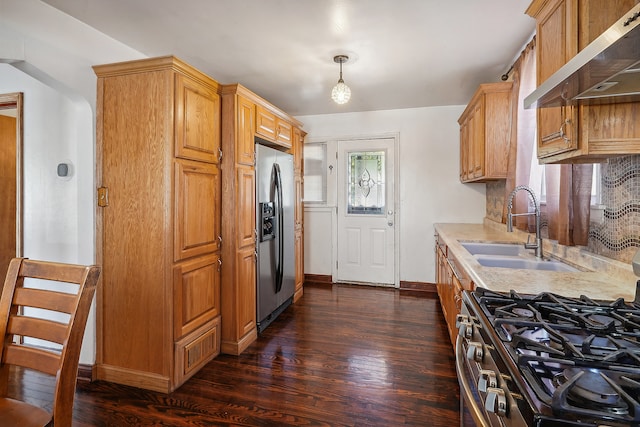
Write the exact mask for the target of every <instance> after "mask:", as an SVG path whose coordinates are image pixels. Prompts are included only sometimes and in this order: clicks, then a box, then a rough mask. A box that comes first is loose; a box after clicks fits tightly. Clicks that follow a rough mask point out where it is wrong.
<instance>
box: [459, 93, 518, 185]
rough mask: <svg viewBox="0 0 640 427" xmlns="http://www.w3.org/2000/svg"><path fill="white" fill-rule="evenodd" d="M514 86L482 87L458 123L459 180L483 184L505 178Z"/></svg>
mask: <svg viewBox="0 0 640 427" xmlns="http://www.w3.org/2000/svg"><path fill="white" fill-rule="evenodd" d="M512 85H513V83H511V82H500V83H486V84H481V85H480V87H479V88H478V90H477V91H476V93H475V94H474V95H473V97H472V98H471V101H470V102H469V104H468V105H467V108H466V109H465V110H464V112H463V113H462V115H461V116H460V118H459V119H458V123H459V124H460V181H462V182H486V181H492V180H496V179H505V178H506V177H507V163H508V159H507V156H508V152H509V143H510V142H509V141H510V136H511V132H510V123H511V120H510V117H511V88H512Z"/></svg>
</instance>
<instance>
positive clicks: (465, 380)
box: [456, 336, 490, 427]
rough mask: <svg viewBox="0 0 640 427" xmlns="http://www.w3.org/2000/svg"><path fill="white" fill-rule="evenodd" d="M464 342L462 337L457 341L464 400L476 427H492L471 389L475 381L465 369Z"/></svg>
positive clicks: (458, 365)
mask: <svg viewBox="0 0 640 427" xmlns="http://www.w3.org/2000/svg"><path fill="white" fill-rule="evenodd" d="M462 340H463V338H462V337H460V336H458V339H457V340H456V368H457V371H458V382H459V383H460V393H462V394H464V396H463V399H464V401H465V402H466V403H468V404H469V412H470V413H471V416H472V417H473V420H474V421H475V423H476V426H478V427H490V426H489V423H488V422H487V420H486V419H485V417H484V414H483V412H482V409H481V408H480V406H478V403H477V402H476V400H475V397H474V396H473V394H472V393H471V388H470V387H469V384H471V381H473V379H472V378H469V377H468V376H467V372H466V369H465V367H464V358H465V352H464V349H463V348H462ZM460 410H462V408H460ZM460 416H461V417H462V414H460Z"/></svg>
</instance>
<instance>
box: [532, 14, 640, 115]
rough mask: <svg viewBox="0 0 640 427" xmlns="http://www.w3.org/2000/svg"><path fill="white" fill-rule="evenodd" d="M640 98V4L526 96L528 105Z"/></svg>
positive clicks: (556, 105) (544, 105) (606, 101)
mask: <svg viewBox="0 0 640 427" xmlns="http://www.w3.org/2000/svg"><path fill="white" fill-rule="evenodd" d="M631 101H640V4H637V5H636V6H634V7H633V8H632V9H631V10H630V11H629V12H628V13H627V14H625V16H624V17H622V18H621V19H620V20H619V21H617V22H616V23H615V24H613V25H612V26H611V27H610V28H609V29H608V30H606V31H605V32H604V33H603V34H602V35H600V37H598V38H597V39H595V40H594V41H593V42H591V44H589V45H588V46H587V47H585V48H584V49H583V50H581V51H580V52H579V53H578V54H577V55H576V56H575V57H574V58H573V59H571V60H570V61H569V62H567V63H566V64H565V65H564V66H563V67H562V68H560V69H559V70H558V71H556V72H555V73H554V74H553V75H552V76H551V77H549V78H548V79H547V80H546V81H545V82H544V83H542V84H541V85H540V86H539V87H538V88H537V89H536V90H535V91H533V92H532V93H531V95H529V96H527V97H526V98H525V100H524V107H525V108H544V107H558V106H562V105H576V104H578V103H582V104H612V103H618V102H631Z"/></svg>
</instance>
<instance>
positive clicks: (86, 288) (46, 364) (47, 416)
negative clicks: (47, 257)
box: [0, 258, 100, 427]
mask: <svg viewBox="0 0 640 427" xmlns="http://www.w3.org/2000/svg"><path fill="white" fill-rule="evenodd" d="M99 276H100V268H99V267H97V266H88V267H87V266H80V265H71V264H60V263H53V262H44V261H33V260H29V259H25V258H14V259H13V260H11V263H10V264H9V269H8V271H7V276H6V279H5V282H4V287H3V288H2V295H1V296H0V336H1V337H2V341H0V425H2V426H3V427H9V426H20V427H28V426H46V425H51V424H50V423H51V422H52V421H53V425H55V426H56V427H69V426H71V419H72V415H73V399H74V394H75V389H76V380H77V376H78V361H79V358H80V346H81V344H82V337H83V335H84V328H85V325H86V323H87V316H88V314H89V308H90V307H91V300H92V299H93V295H94V293H95V289H96V284H97V282H98V277H99ZM31 278H33V279H42V280H49V281H55V282H64V283H71V284H73V285H68V284H67V285H64V284H53V283H47V284H46V287H47V288H48V289H46V290H45V289H42V287H43V286H42V284H43V283H44V282H38V281H32V280H31ZM25 279H27V280H25ZM76 285H78V286H76ZM53 287H56V288H60V287H64V288H65V289H64V290H50V289H51V288H53ZM36 288H37V289H36ZM66 288H70V289H71V292H74V293H66V292H69V290H67V289H66ZM29 307H34V308H38V309H45V310H50V311H52V312H58V313H63V314H62V315H59V314H57V313H56V318H57V317H61V318H63V320H62V321H60V320H56V321H52V320H46V319H41V318H36V317H30V316H29V314H30V312H33V310H32V309H30V308H29ZM51 317H53V316H51ZM27 337H30V338H37V339H40V340H46V341H49V342H51V343H57V344H59V346H58V347H61V349H60V350H51V349H50V348H44V347H42V346H36V345H34V344H28V343H25V342H24V341H25V339H24V338H27ZM26 341H29V340H26ZM31 342H32V343H33V340H31ZM54 347H55V346H54ZM12 366H17V367H20V368H13V369H11V367H12ZM25 368H26V369H33V370H36V371H40V372H43V373H45V374H49V375H53V376H55V390H53V411H52V412H48V411H46V410H45V409H43V408H40V407H38V406H34V405H31V404H28V403H26V402H22V401H19V400H15V399H12V398H9V397H8V395H7V394H8V383H9V376H10V373H11V372H10V371H13V373H15V371H16V369H25Z"/></svg>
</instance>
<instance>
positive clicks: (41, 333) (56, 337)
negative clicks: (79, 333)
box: [7, 316, 69, 344]
mask: <svg viewBox="0 0 640 427" xmlns="http://www.w3.org/2000/svg"><path fill="white" fill-rule="evenodd" d="M68 329H69V326H68V325H67V324H66V323H60V322H54V321H51V320H47V319H39V318H37V317H27V316H13V317H11V319H9V325H8V326H7V332H8V333H10V334H13V335H17V336H19V337H30V338H37V339H41V340H45V341H50V342H54V343H56V344H64V342H65V340H66V339H67V334H68Z"/></svg>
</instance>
